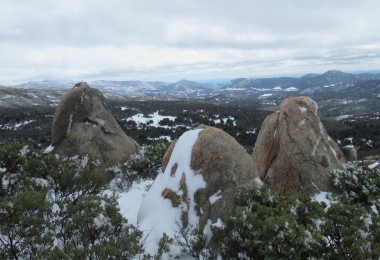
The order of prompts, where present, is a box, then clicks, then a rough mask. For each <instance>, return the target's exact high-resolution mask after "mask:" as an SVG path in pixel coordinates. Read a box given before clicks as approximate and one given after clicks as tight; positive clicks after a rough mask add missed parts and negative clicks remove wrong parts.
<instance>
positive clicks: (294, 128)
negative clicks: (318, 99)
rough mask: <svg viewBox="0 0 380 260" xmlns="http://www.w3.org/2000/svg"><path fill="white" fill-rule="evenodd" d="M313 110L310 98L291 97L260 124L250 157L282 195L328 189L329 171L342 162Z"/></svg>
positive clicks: (329, 182) (334, 144)
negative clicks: (251, 156)
mask: <svg viewBox="0 0 380 260" xmlns="http://www.w3.org/2000/svg"><path fill="white" fill-rule="evenodd" d="M317 113H318V106H317V104H316V103H315V102H314V101H313V100H312V99H310V98H308V97H293V98H288V99H285V100H283V101H282V102H281V104H280V106H279V110H278V111H277V112H275V113H273V114H271V115H269V116H268V117H267V118H266V119H265V120H264V122H263V124H262V127H261V130H260V132H259V135H258V137H257V141H256V144H255V147H254V152H253V159H254V162H255V164H256V166H257V167H258V170H259V173H260V176H261V177H262V178H265V179H266V180H268V181H269V182H270V185H271V186H272V188H274V189H276V190H277V191H279V192H281V193H283V194H291V193H294V192H296V191H303V192H305V193H309V194H311V193H315V192H318V191H319V190H321V191H329V190H331V189H332V185H331V184H332V183H331V175H330V174H331V172H332V170H333V169H336V168H340V167H341V166H342V163H344V162H345V159H344V155H343V153H342V151H341V150H340V148H339V147H338V145H337V144H336V143H335V142H334V141H333V140H332V139H331V138H330V136H329V135H328V134H327V132H326V130H325V128H324V127H323V125H322V123H321V121H320V119H319V117H318V114H317Z"/></svg>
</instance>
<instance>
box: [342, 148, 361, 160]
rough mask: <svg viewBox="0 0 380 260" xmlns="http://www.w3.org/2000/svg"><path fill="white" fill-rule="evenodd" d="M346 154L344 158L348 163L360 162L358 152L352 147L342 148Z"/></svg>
mask: <svg viewBox="0 0 380 260" xmlns="http://www.w3.org/2000/svg"><path fill="white" fill-rule="evenodd" d="M340 149H341V150H342V152H343V154H344V158H345V159H346V161H348V162H352V161H357V160H358V151H357V150H356V148H355V147H354V146H352V145H347V146H344V147H341V148H340Z"/></svg>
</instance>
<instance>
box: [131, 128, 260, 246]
mask: <svg viewBox="0 0 380 260" xmlns="http://www.w3.org/2000/svg"><path fill="white" fill-rule="evenodd" d="M261 185H262V183H261V180H260V178H259V177H258V172H257V170H256V168H255V165H254V164H253V160H252V158H251V157H250V155H249V154H248V153H247V152H246V151H245V149H244V148H243V147H242V146H241V145H240V144H238V143H237V141H236V140H235V139H234V138H233V137H231V136H230V135H228V134H227V133H225V132H223V131H221V130H219V129H216V128H213V127H208V126H204V125H202V126H199V127H198V128H196V129H194V130H191V131H188V132H186V133H184V134H183V135H182V136H181V137H180V138H179V139H178V141H177V142H175V143H173V144H172V145H171V147H170V148H169V149H168V151H167V153H166V155H165V157H164V159H163V173H162V174H160V175H159V176H158V177H157V179H156V180H155V181H154V183H153V185H152V187H151V189H150V190H149V192H148V194H147V196H146V197H145V198H144V199H143V202H142V204H141V208H140V210H139V214H138V215H139V216H138V220H139V224H140V225H141V227H142V228H144V227H145V226H146V227H149V225H148V224H146V223H147V222H150V221H151V222H152V223H156V222H157V221H168V225H167V226H166V227H165V228H164V230H156V231H154V232H158V235H157V238H159V237H160V236H161V235H162V233H163V232H167V230H174V231H175V230H178V225H179V226H181V227H188V226H194V227H199V228H200V229H201V230H202V229H204V228H206V229H207V227H208V228H210V225H211V224H212V223H216V222H218V221H220V219H223V217H224V216H225V214H226V213H227V212H228V211H229V210H231V209H233V207H234V199H235V198H236V197H237V196H238V195H239V194H240V192H241V191H242V190H245V189H250V188H256V187H260V186H261ZM169 212H172V214H173V215H174V216H173V215H170V213H169ZM169 215H170V216H169ZM169 218H172V219H171V220H168V219H169ZM160 219H161V220H160ZM162 219H165V220H162ZM176 222H177V223H176ZM177 224H178V225H177ZM156 226H160V225H156ZM161 227H162V226H161ZM154 232H153V233H154ZM169 235H170V234H169Z"/></svg>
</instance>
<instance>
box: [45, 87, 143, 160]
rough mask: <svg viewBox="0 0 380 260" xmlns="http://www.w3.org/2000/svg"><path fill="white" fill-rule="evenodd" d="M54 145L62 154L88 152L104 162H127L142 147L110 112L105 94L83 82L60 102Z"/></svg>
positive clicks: (55, 115) (53, 132) (54, 130)
mask: <svg viewBox="0 0 380 260" xmlns="http://www.w3.org/2000/svg"><path fill="white" fill-rule="evenodd" d="M51 147H54V150H55V152H57V153H59V154H65V155H69V156H74V155H83V156H84V155H88V156H89V157H90V158H91V159H93V160H100V161H101V162H102V163H104V164H105V165H112V164H114V163H116V162H118V161H119V162H124V161H126V160H127V159H128V158H129V156H130V155H131V154H132V153H135V152H136V151H137V150H138V149H139V145H138V144H137V142H136V141H135V140H133V139H132V138H130V137H128V136H127V135H126V134H125V133H124V131H123V130H122V129H121V127H120V126H119V124H118V123H117V121H116V119H115V118H114V117H113V115H112V114H111V112H110V111H109V109H108V107H107V105H106V103H105V98H104V96H103V95H102V93H101V92H100V91H99V90H97V89H93V88H90V86H89V85H87V83H84V82H81V83H78V84H76V85H75V86H74V87H73V88H72V89H71V90H70V91H69V92H68V93H67V94H66V95H65V96H64V97H63V98H62V100H61V102H60V103H59V105H58V107H57V109H56V111H55V114H54V119H53V127H52V141H51Z"/></svg>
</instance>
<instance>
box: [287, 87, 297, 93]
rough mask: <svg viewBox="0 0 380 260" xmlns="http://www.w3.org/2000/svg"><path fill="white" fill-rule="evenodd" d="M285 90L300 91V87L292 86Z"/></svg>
mask: <svg viewBox="0 0 380 260" xmlns="http://www.w3.org/2000/svg"><path fill="white" fill-rule="evenodd" d="M285 91H287V92H293V91H298V88H295V87H290V88H286V89H285Z"/></svg>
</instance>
